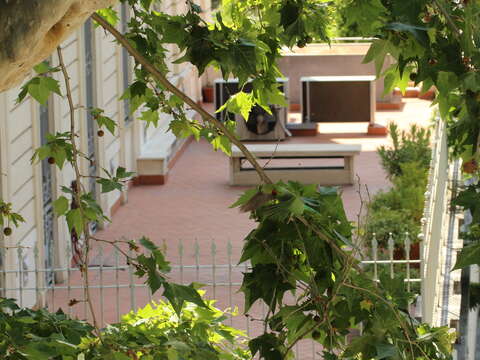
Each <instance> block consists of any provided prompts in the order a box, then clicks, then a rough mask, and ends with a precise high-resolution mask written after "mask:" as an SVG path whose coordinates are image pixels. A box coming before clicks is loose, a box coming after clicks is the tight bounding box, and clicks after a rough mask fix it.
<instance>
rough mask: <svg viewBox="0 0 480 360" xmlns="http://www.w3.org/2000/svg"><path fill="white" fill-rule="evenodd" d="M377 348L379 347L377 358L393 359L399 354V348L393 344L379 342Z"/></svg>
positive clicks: (380, 359)
mask: <svg viewBox="0 0 480 360" xmlns="http://www.w3.org/2000/svg"><path fill="white" fill-rule="evenodd" d="M375 348H376V349H377V356H375V360H382V359H391V358H395V357H396V356H398V351H397V348H396V347H395V346H394V345H392V344H377V345H375Z"/></svg>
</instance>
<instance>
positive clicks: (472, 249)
mask: <svg viewBox="0 0 480 360" xmlns="http://www.w3.org/2000/svg"><path fill="white" fill-rule="evenodd" d="M475 264H477V265H480V241H477V242H475V243H473V244H469V245H467V246H465V247H464V248H463V249H462V251H461V252H460V254H458V257H457V263H456V264H455V266H454V268H453V269H452V270H458V269H463V268H465V267H467V266H470V265H475Z"/></svg>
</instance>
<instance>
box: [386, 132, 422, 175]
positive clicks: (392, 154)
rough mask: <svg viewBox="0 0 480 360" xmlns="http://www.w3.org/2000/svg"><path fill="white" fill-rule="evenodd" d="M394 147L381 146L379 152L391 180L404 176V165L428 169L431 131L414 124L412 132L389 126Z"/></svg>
mask: <svg viewBox="0 0 480 360" xmlns="http://www.w3.org/2000/svg"><path fill="white" fill-rule="evenodd" d="M388 130H389V134H390V137H391V139H392V147H386V146H380V147H379V148H378V150H377V153H378V155H379V156H380V158H381V162H382V166H383V168H384V169H385V171H386V172H387V175H388V177H389V178H390V179H393V178H394V177H395V176H400V175H401V174H402V168H401V166H402V164H405V163H413V162H416V163H418V164H419V165H420V166H421V167H422V168H423V169H425V170H426V169H428V167H429V164H430V158H431V149H430V135H431V132H430V129H424V128H421V127H418V126H417V125H415V124H413V125H411V127H410V131H409V132H406V131H401V132H400V131H399V130H398V126H397V125H396V124H395V123H390V124H389V126H388Z"/></svg>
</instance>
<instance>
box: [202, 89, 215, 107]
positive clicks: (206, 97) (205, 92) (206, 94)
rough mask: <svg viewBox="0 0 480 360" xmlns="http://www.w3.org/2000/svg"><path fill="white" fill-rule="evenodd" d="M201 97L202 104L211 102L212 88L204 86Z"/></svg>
mask: <svg viewBox="0 0 480 360" xmlns="http://www.w3.org/2000/svg"><path fill="white" fill-rule="evenodd" d="M202 97H203V102H204V103H212V102H213V86H205V87H204V88H202Z"/></svg>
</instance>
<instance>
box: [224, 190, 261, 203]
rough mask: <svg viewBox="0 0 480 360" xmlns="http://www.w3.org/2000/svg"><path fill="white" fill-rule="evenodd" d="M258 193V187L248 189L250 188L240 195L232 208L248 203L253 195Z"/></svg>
mask: <svg viewBox="0 0 480 360" xmlns="http://www.w3.org/2000/svg"><path fill="white" fill-rule="evenodd" d="M257 193H258V189H257V188H253V189H248V190H247V191H245V192H244V193H243V194H242V195H240V197H239V198H238V200H237V201H235V202H234V203H233V204H232V205H230V208H234V207H237V206H241V205H244V204H246V203H247V202H248V201H249V200H250V199H251V198H252V197H254V196H255V195H256V194H257Z"/></svg>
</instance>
